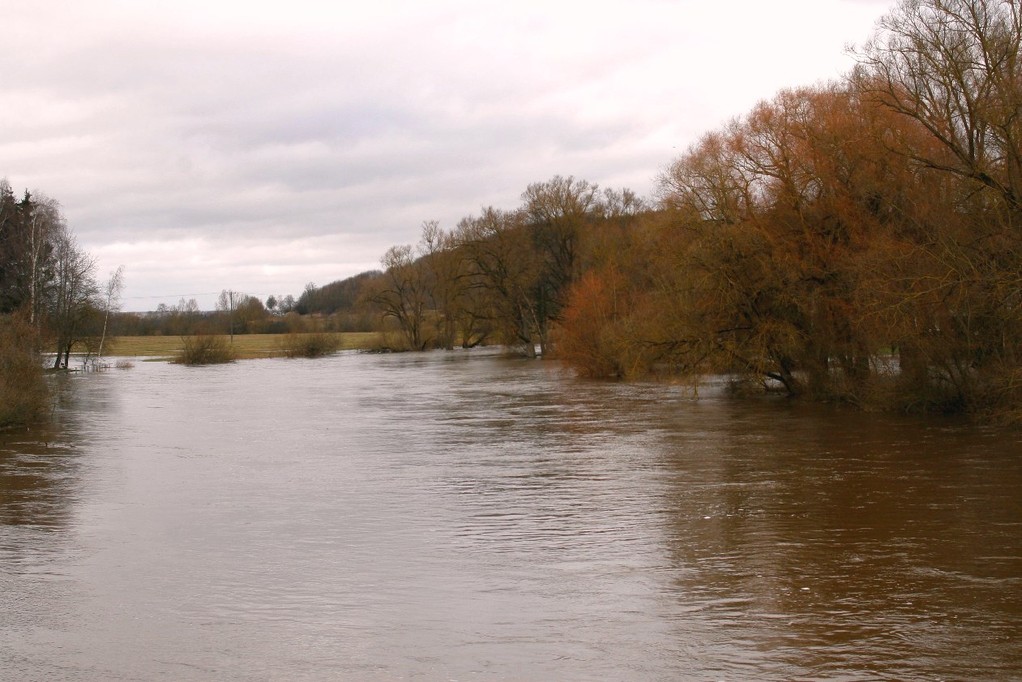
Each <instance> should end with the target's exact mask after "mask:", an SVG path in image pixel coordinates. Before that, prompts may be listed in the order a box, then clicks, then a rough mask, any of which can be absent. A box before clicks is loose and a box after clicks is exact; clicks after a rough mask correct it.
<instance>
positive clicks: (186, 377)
mask: <svg viewBox="0 0 1022 682" xmlns="http://www.w3.org/2000/svg"><path fill="white" fill-rule="evenodd" d="M58 389H59V390H58V393H59V398H60V399H59V404H58V407H57V412H56V426H55V427H54V428H52V429H50V430H48V431H45V432H40V433H36V434H35V435H32V436H29V435H26V434H5V435H3V436H2V437H0V679H3V680H155V679H167V680H185V681H189V680H335V679H343V680H348V679H350V680H477V679H506V680H569V679H571V680H573V679H580V680H596V679H600V680H603V679H607V680H745V679H756V680H792V679H827V680H878V679H879V680H975V679H991V680H1004V679H1019V678H1022V436H1020V435H1019V434H1018V433H1017V432H1014V433H1013V432H1010V431H1003V430H997V429H984V428H978V427H975V426H970V425H968V424H965V423H962V422H957V421H948V420H936V419H925V420H924V419H908V418H895V417H887V416H877V415H864V414H858V413H854V412H848V411H842V410H838V409H829V408H821V407H807V406H800V405H796V404H792V403H790V402H789V401H785V400H735V399H731V398H728V397H726V396H724V395H723V394H721V393H720V392H717V391H714V390H712V389H706V390H703V391H701V393H700V395H699V397H698V399H694V398H693V396H692V395H691V393H690V392H689V391H688V390H687V389H685V388H683V387H676V386H665V385H649V384H614V383H593V382H586V381H581V380H577V379H575V378H573V377H572V376H571V375H570V374H568V373H566V372H565V371H563V370H562V369H560V368H558V366H557V365H556V364H554V363H552V362H544V361H527V360H519V359H509V358H506V357H503V356H501V355H499V354H496V353H493V352H486V351H484V352H455V353H428V354H422V355H390V356H386V355H360V354H355V353H346V354H341V355H338V356H336V357H333V358H330V359H327V360H319V361H300V360H294V361H285V360H264V361H255V362H239V363H236V364H233V365H229V366H222V367H209V368H185V367H179V366H175V365H169V364H163V363H143V362H138V363H136V365H135V367H134V368H133V369H130V370H110V371H106V372H101V373H96V374H89V375H84V376H77V377H71V378H69V380H67V381H64V382H63V383H61V384H60V385H59V386H58Z"/></svg>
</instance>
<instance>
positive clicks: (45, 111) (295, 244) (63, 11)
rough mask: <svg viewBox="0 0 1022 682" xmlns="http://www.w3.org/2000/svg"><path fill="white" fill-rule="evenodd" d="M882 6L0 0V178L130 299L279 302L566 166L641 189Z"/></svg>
mask: <svg viewBox="0 0 1022 682" xmlns="http://www.w3.org/2000/svg"><path fill="white" fill-rule="evenodd" d="M893 4H894V0H772V1H770V2H766V1H764V0H627V1H624V0H590V1H589V2H585V3H582V2H574V1H571V0H540V1H533V0H515V1H514V2H501V3H496V2H492V3H491V2H488V1H486V0H431V1H429V2H423V1H421V0H420V1H413V0H410V1H404V0H371V1H361V2H349V1H347V0H332V1H326V0H287V1H285V0H273V1H269V0H245V1H233V0H173V1H169V0H167V1H164V0H123V1H120V2H118V1H115V0H87V1H82V0H31V1H28V0H0V26H2V29H0V35H2V38H0V74H2V75H0V176H5V177H7V179H8V180H9V181H10V183H11V185H12V186H13V187H14V189H15V191H16V192H21V191H23V190H24V189H31V190H41V191H42V192H44V193H45V194H47V195H49V196H51V197H53V198H55V199H57V200H58V201H59V202H60V203H61V205H62V206H63V208H64V213H65V216H66V217H67V219H68V221H69V223H70V225H71V227H72V228H73V230H74V231H75V233H76V234H77V236H78V238H79V241H80V242H81V244H82V245H83V246H84V247H85V248H86V249H87V250H88V251H89V252H90V253H91V254H92V255H93V256H94V257H95V258H96V260H97V262H98V274H99V275H100V277H101V278H105V277H106V276H107V275H108V274H109V272H111V271H112V270H113V269H114V268H116V267H117V266H118V265H122V264H123V265H124V266H125V278H126V286H125V290H124V301H123V305H124V308H125V309H127V310H152V309H155V307H156V306H157V305H158V304H159V303H168V304H176V303H177V302H178V300H179V299H181V298H186V299H187V298H195V299H196V300H197V301H198V302H199V304H200V306H201V307H203V308H211V307H212V306H213V301H214V300H215V298H216V294H217V293H218V292H219V291H221V290H222V289H233V290H236V291H244V292H247V293H249V294H252V295H256V296H259V297H260V298H263V299H265V297H266V296H268V295H269V294H278V295H279V294H288V293H290V294H294V295H295V296H297V295H299V294H300V293H301V291H302V289H303V288H304V286H305V284H306V283H307V282H314V283H316V284H319V285H322V284H326V283H328V282H331V281H334V280H337V279H342V278H344V277H348V276H350V275H353V274H356V273H358V272H361V271H363V270H367V269H371V268H375V267H378V264H379V258H380V256H381V255H382V254H383V252H384V251H386V249H387V248H388V247H390V246H392V245H395V244H404V243H414V242H415V241H417V239H418V236H419V230H420V226H421V224H422V222H423V221H424V220H430V219H436V220H439V221H440V223H441V225H442V226H443V227H447V228H451V227H454V226H455V225H456V223H457V221H458V220H459V219H460V218H462V217H464V216H466V215H469V214H473V213H478V211H479V209H480V207H482V206H488V205H493V206H497V207H500V208H513V207H515V206H517V205H519V202H520V195H521V193H522V191H523V190H524V189H525V187H526V186H527V185H528V184H529V183H531V182H538V181H543V180H547V179H549V178H551V177H553V176H554V175H565V176H567V175H574V176H575V177H580V178H584V179H586V180H589V181H591V182H595V183H598V184H599V185H601V186H605V187H606V186H609V187H615V188H622V187H627V188H630V189H633V190H635V191H636V192H638V193H639V194H641V195H643V196H649V195H650V194H651V193H652V191H653V189H654V185H655V177H656V175H657V173H658V172H659V171H660V170H661V169H662V168H663V167H664V166H666V165H667V164H668V163H669V162H670V161H671V160H672V159H673V158H675V157H676V156H677V155H679V154H680V153H682V152H683V151H684V150H685V148H686V147H688V146H689V145H690V144H692V143H693V142H695V141H696V140H697V139H698V137H699V136H700V135H701V134H703V133H705V132H707V131H709V130H712V129H714V128H716V127H718V126H720V125H722V124H723V123H724V122H726V121H727V119H729V118H731V117H733V116H735V115H739V114H742V113H744V112H745V111H747V110H748V109H749V108H750V107H751V106H752V105H753V104H755V102H757V101H758V100H761V99H764V98H768V97H770V96H772V95H773V94H774V93H775V92H776V91H777V90H779V89H780V88H783V87H788V86H797V85H805V84H812V83H815V82H818V81H821V80H828V79H833V78H837V77H840V76H841V75H842V74H843V73H845V72H846V71H847V70H848V68H849V67H850V65H851V60H850V58H849V57H848V56H847V53H846V48H847V46H848V45H849V44H852V43H861V42H863V41H865V40H866V39H867V38H868V37H869V35H870V33H871V31H872V29H873V25H874V23H875V21H876V20H877V19H878V18H879V17H880V16H881V15H883V14H884V13H886V12H887V11H888V10H889V9H890V8H891V7H892V6H893Z"/></svg>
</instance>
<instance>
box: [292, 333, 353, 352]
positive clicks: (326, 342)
mask: <svg viewBox="0 0 1022 682" xmlns="http://www.w3.org/2000/svg"><path fill="white" fill-rule="evenodd" d="M280 347H281V352H283V353H284V356H285V357H288V358H320V357H323V356H324V355H330V354H331V353H336V352H337V350H338V349H339V348H340V347H341V343H340V340H339V339H338V338H337V336H336V335H335V334H330V333H327V332H315V333H313V334H297V333H291V334H288V335H287V336H285V337H284V338H283V339H282V340H281V342H280Z"/></svg>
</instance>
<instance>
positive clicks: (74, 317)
mask: <svg viewBox="0 0 1022 682" xmlns="http://www.w3.org/2000/svg"><path fill="white" fill-rule="evenodd" d="M53 264H54V273H55V278H54V281H55V284H54V292H53V298H52V299H51V310H50V328H51V330H52V332H53V334H54V336H55V337H56V350H57V357H56V359H55V360H54V363H53V366H54V368H55V369H56V368H59V367H60V366H61V365H62V364H63V366H64V367H67V365H68V360H69V359H70V356H71V351H72V350H73V348H74V346H75V345H77V344H78V343H79V342H80V341H82V340H83V327H84V322H85V318H86V316H87V315H88V313H89V311H90V310H91V309H92V301H93V299H94V297H95V295H96V293H97V291H98V288H97V286H96V280H95V278H94V276H93V271H94V270H95V261H94V260H93V259H92V257H91V256H89V254H87V253H86V252H85V251H83V250H82V249H81V248H80V247H79V246H78V242H77V240H76V239H75V238H74V236H73V235H72V234H71V233H70V232H68V231H67V230H66V229H63V230H62V231H61V232H60V234H59V236H58V237H57V239H56V240H55V244H54V259H53Z"/></svg>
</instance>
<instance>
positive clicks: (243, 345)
mask: <svg viewBox="0 0 1022 682" xmlns="http://www.w3.org/2000/svg"><path fill="white" fill-rule="evenodd" d="M286 336H287V335H286V334H235V335H234V343H233V347H234V350H235V352H236V353H237V354H238V358H239V359H250V358H272V357H281V356H282V355H283V352H282V351H281V348H282V345H283V341H284V339H285V338H286ZM333 336H335V337H336V338H337V340H338V341H339V344H340V345H339V348H340V350H370V349H373V348H378V347H380V345H381V344H382V339H383V337H382V335H381V334H378V333H376V332H338V333H335V334H333ZM183 344H184V341H183V337H180V336H118V337H116V338H115V339H113V342H112V343H111V342H110V341H107V345H106V346H104V348H103V355H105V356H119V357H148V358H169V357H172V356H174V355H176V354H177V353H179V352H180V351H181V348H182V346H183Z"/></svg>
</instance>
